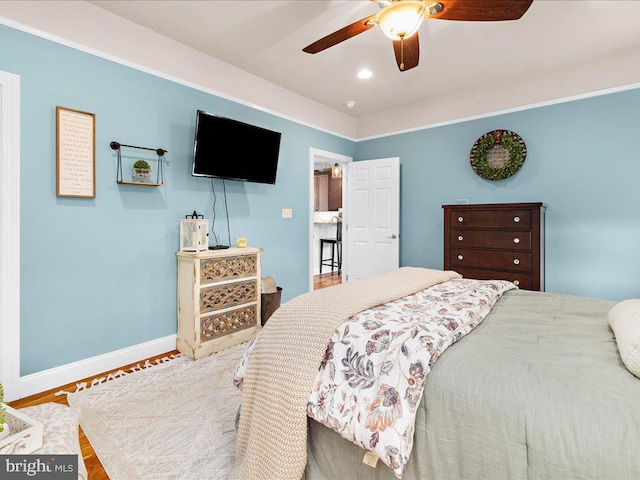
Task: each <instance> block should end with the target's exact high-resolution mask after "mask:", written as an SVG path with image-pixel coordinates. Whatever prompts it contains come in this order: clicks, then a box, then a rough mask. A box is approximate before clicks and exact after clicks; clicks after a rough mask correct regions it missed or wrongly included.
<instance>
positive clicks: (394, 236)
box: [387, 233, 398, 238]
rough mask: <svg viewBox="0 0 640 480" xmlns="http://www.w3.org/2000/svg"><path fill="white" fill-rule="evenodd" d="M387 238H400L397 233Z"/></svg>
mask: <svg viewBox="0 0 640 480" xmlns="http://www.w3.org/2000/svg"><path fill="white" fill-rule="evenodd" d="M387 238H398V235H396V234H395V233H394V234H392V235H388V236H387Z"/></svg>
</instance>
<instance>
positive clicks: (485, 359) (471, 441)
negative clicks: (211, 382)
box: [305, 290, 640, 480]
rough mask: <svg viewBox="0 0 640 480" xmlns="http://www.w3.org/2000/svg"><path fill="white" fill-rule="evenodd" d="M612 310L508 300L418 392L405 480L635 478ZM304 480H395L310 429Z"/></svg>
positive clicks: (527, 295) (639, 470) (555, 298)
mask: <svg viewBox="0 0 640 480" xmlns="http://www.w3.org/2000/svg"><path fill="white" fill-rule="evenodd" d="M613 305H614V303H613V302H608V301H604V300H596V299H589V298H582V297H573V296H567V295H555V294H549V293H539V292H529V291H523V290H521V291H512V292H507V293H506V294H505V295H504V296H503V298H502V299H501V300H500V301H499V302H498V304H497V305H496V306H495V307H494V309H493V311H492V312H491V314H489V316H488V317H487V318H486V319H485V321H484V322H483V324H482V325H480V326H479V327H477V328H476V330H475V331H474V332H472V333H471V334H469V335H468V336H467V337H465V338H463V339H462V340H460V342H458V343H457V344H455V345H453V346H451V347H450V348H449V349H448V350H447V351H446V352H445V353H444V354H443V355H442V356H441V357H440V359H439V360H438V361H437V363H436V365H435V367H434V368H433V370H432V371H431V373H430V374H429V376H428V378H427V382H426V387H425V393H424V396H423V398H422V403H421V405H420V409H419V411H418V415H417V420H416V432H415V443H414V448H413V452H412V455H411V459H410V462H409V465H408V468H407V470H406V472H405V475H404V478H405V479H421V480H466V479H494V480H519V479H526V480H542V479H545V480H565V479H593V480H605V479H612V480H622V479H629V480H638V479H640V379H638V378H636V377H634V376H633V375H632V374H631V373H629V372H628V371H627V370H626V368H625V367H624V365H623V364H622V361H621V360H620V356H619V354H618V350H617V347H616V343H615V338H614V336H613V333H612V331H611V330H610V328H609V326H608V323H607V312H608V310H609V309H610V308H611V307H612V306H613ZM309 429H310V430H309V441H308V464H307V468H306V471H305V479H306V480H317V479H341V480H348V479H389V480H391V479H394V478H396V477H395V476H394V475H393V472H392V471H391V469H389V468H388V467H386V466H385V465H383V464H382V463H381V462H379V463H378V466H377V467H376V468H375V469H374V468H371V467H369V466H367V465H365V464H363V463H362V458H363V455H364V450H362V449H361V448H359V447H357V446H356V445H354V444H352V443H350V442H348V441H347V440H344V439H343V438H342V437H340V436H339V435H338V434H336V433H335V432H333V431H332V430H330V429H328V428H327V427H325V426H323V425H320V424H317V423H315V422H314V421H312V420H310V421H309Z"/></svg>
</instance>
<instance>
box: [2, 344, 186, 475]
mask: <svg viewBox="0 0 640 480" xmlns="http://www.w3.org/2000/svg"><path fill="white" fill-rule="evenodd" d="M174 353H178V351H177V350H174V351H172V352H167V353H163V354H162V355H157V356H155V357H151V358H149V360H150V361H151V362H153V361H155V360H156V359H159V358H162V357H166V356H168V355H171V354H174ZM146 360H147V359H145V360H141V361H139V362H135V363H132V364H130V365H125V366H124V367H120V368H115V369H113V370H110V371H108V372H104V373H101V374H100V375H94V376H93V377H89V378H85V379H82V380H78V382H73V383H69V384H67V385H62V386H60V387H57V388H53V389H51V390H47V391H46V392H41V393H37V394H35V395H31V396H30V397H25V398H21V399H20V400H15V401H13V402H9V405H10V406H12V407H13V408H23V407H32V406H34V405H40V404H43V403H50V402H55V403H62V404H63V405H69V404H68V403H67V397H66V396H65V395H58V396H56V395H55V394H56V392H59V391H60V390H66V391H68V392H73V391H75V389H76V383H79V382H87V383H88V384H90V383H91V381H92V380H93V379H94V378H99V377H104V376H105V375H108V374H109V373H115V372H117V371H118V370H124V371H127V370H128V369H130V368H131V367H134V366H135V365H137V364H144V363H145V362H146ZM80 450H81V451H82V458H83V459H84V464H85V465H86V467H87V473H88V475H89V480H109V476H108V475H107V473H106V472H105V471H104V468H103V467H102V464H101V463H100V460H98V457H97V456H96V453H95V452H94V451H93V447H92V446H91V443H89V440H88V439H87V437H86V436H85V434H84V432H83V431H82V428H80Z"/></svg>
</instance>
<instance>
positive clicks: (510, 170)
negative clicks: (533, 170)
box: [471, 130, 527, 180]
mask: <svg viewBox="0 0 640 480" xmlns="http://www.w3.org/2000/svg"><path fill="white" fill-rule="evenodd" d="M496 134H498V135H499V136H500V141H499V142H496ZM498 144H499V145H501V146H502V147H504V148H505V149H506V150H507V152H509V160H508V161H507V163H506V164H505V165H504V166H503V167H498V168H495V167H491V166H490V165H489V162H488V161H487V156H488V154H489V152H490V151H491V150H492V149H493V148H495V146H496V145H498ZM526 157H527V147H526V146H525V144H524V141H523V140H522V138H521V137H520V135H518V134H517V133H514V132H509V131H507V130H496V131H494V132H489V133H485V134H484V135H483V136H482V137H480V138H479V139H478V140H477V141H476V143H475V144H474V146H473V148H472V149H471V167H472V168H473V170H474V171H475V172H476V173H477V174H478V175H479V176H481V177H482V178H486V179H487V180H503V179H505V178H509V177H510V176H511V175H513V174H514V173H516V172H517V171H518V170H520V168H522V165H523V164H524V161H525V158H526Z"/></svg>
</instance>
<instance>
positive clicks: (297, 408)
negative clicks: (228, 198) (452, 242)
mask: <svg viewBox="0 0 640 480" xmlns="http://www.w3.org/2000/svg"><path fill="white" fill-rule="evenodd" d="M454 278H460V275H459V274H457V273H456V272H452V271H446V272H443V271H441V270H428V269H424V268H412V267H404V268H400V269H398V270H394V271H392V272H389V273H385V274H382V275H377V276H375V277H370V278H366V279H363V280H359V281H357V282H354V283H347V284H343V285H338V286H335V287H330V288H325V289H322V290H316V291H314V292H310V293H307V294H304V295H301V296H299V297H297V298H295V299H293V300H291V301H289V302H287V303H285V304H284V305H283V306H282V307H280V308H279V309H278V310H277V311H276V312H275V313H274V315H273V316H272V317H271V318H270V319H269V322H268V323H267V324H266V326H265V328H264V329H263V330H262V332H261V333H260V335H259V336H258V337H257V338H256V342H255V345H254V347H253V351H252V352H251V356H250V358H249V365H248V367H247V373H246V375H245V377H244V383H243V387H242V406H241V409H240V423H239V425H238V440H237V447H236V450H237V451H236V465H235V467H234V469H233V471H232V473H231V478H235V479H246V480H251V479H256V480H263V479H274V480H275V479H278V480H288V479H291V480H299V479H300V477H302V474H303V472H304V468H305V466H306V463H307V401H308V400H309V393H310V392H311V389H312V388H313V381H314V379H315V377H316V374H317V373H318V367H319V365H320V361H321V360H322V357H323V355H324V351H325V349H326V347H327V344H328V343H329V339H330V338H331V334H332V333H333V331H334V330H335V329H336V328H337V327H338V326H339V325H340V324H341V323H342V322H344V321H345V320H347V319H348V318H349V317H351V316H353V315H355V314H357V313H359V312H362V311H364V310H366V309H368V308H372V307H375V306H377V305H382V304H384V303H388V302H391V301H393V300H397V299H399V298H402V297H406V296H407V295H411V294H412V293H415V292H418V291H420V290H423V289H425V288H428V287H431V286H433V285H435V284H437V283H441V282H445V281H447V280H452V279H454Z"/></svg>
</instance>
